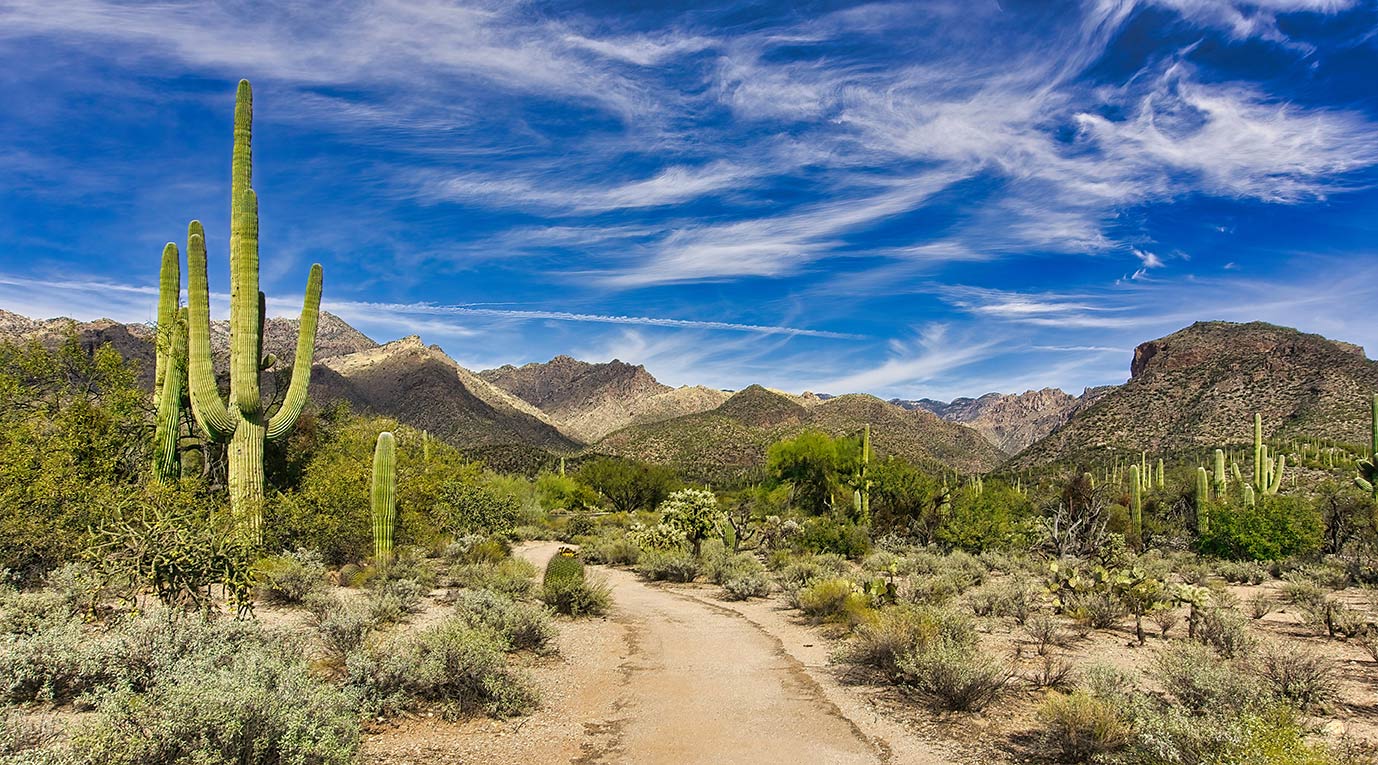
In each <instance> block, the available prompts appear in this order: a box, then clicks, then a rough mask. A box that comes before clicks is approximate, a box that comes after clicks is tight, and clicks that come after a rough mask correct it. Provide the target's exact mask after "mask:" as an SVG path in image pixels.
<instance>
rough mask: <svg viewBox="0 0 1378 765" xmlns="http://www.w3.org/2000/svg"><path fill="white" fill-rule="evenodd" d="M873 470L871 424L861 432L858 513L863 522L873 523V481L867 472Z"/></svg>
mask: <svg viewBox="0 0 1378 765" xmlns="http://www.w3.org/2000/svg"><path fill="white" fill-rule="evenodd" d="M870 468H871V423H869V422H868V423H866V427H865V428H864V429H862V431H861V476H860V479H861V480H860V482H859V485H858V487H857V512H858V514H859V515H860V516H861V522H862V523H864V524H869V523H870V522H871V479H870V477H869V476H868V475H867V472H868V471H869V470H870Z"/></svg>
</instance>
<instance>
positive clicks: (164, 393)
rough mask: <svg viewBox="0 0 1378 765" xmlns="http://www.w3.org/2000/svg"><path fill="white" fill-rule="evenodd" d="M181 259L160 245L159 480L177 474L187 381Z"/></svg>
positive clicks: (155, 452)
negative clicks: (183, 398)
mask: <svg viewBox="0 0 1378 765" xmlns="http://www.w3.org/2000/svg"><path fill="white" fill-rule="evenodd" d="M181 301H182V261H181V256H180V255H179V254H178V252H177V245H175V244H173V243H172V242H168V243H167V245H165V246H164V247H163V263H162V267H161V268H160V269H159V273H158V344H157V360H156V364H155V367H154V369H155V373H154V377H153V402H154V405H155V406H156V407H157V413H156V415H155V424H154V430H153V475H154V477H156V478H157V479H158V480H159V481H161V482H163V483H172V482H174V481H176V480H177V479H178V478H180V477H181V474H182V470H181V460H180V458H179V456H178V452H177V445H178V444H177V441H178V437H179V436H180V435H181V430H182V396H183V394H184V393H185V392H186V381H187V317H186V311H185V310H183V309H182V308H181Z"/></svg>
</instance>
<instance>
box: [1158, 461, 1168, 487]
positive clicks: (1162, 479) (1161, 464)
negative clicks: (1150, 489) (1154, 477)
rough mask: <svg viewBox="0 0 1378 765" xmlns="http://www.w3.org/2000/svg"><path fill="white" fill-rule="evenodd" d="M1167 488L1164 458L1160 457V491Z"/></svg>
mask: <svg viewBox="0 0 1378 765" xmlns="http://www.w3.org/2000/svg"><path fill="white" fill-rule="evenodd" d="M1166 487H1167V480H1166V479H1165V476H1164V471H1163V458H1162V457H1159V458H1158V489H1159V490H1160V491H1161V490H1162V489H1164V488H1166Z"/></svg>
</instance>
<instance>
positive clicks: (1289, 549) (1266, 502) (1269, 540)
mask: <svg viewBox="0 0 1378 765" xmlns="http://www.w3.org/2000/svg"><path fill="white" fill-rule="evenodd" d="M1210 518H1211V521H1210V528H1209V529H1208V530H1207V532H1206V533H1205V534H1204V535H1202V536H1201V537H1200V539H1198V540H1197V543H1198V545H1199V546H1200V548H1201V551H1202V552H1204V553H1208V554H1210V555H1216V556H1219V557H1221V558H1233V559H1238V560H1278V559H1280V558H1287V557H1290V556H1294V555H1306V554H1307V553H1313V552H1316V551H1317V550H1319V549H1320V548H1321V544H1322V542H1323V539H1324V534H1325V527H1324V523H1323V521H1322V518H1321V514H1320V512H1319V511H1317V510H1316V508H1315V507H1312V506H1311V504H1310V503H1309V502H1308V501H1307V500H1306V499H1305V498H1303V497H1298V496H1293V495H1278V496H1267V495H1264V496H1261V497H1258V499H1257V500H1256V502H1255V504H1254V505H1252V506H1250V505H1243V504H1235V503H1221V504H1216V505H1212V507H1211V516H1210Z"/></svg>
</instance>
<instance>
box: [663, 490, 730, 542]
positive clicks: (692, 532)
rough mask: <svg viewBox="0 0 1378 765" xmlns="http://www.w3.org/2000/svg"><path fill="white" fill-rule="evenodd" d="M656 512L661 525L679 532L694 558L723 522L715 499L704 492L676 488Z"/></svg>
mask: <svg viewBox="0 0 1378 765" xmlns="http://www.w3.org/2000/svg"><path fill="white" fill-rule="evenodd" d="M660 512H661V513H662V517H661V522H662V523H664V524H665V525H666V526H669V527H670V528H672V529H677V530H679V531H681V532H683V534H684V537H685V539H688V540H689V544H691V545H693V547H694V555H698V554H699V547H700V545H702V544H703V540H705V539H707V538H708V537H709V535H711V534H713V533H714V532H716V531H717V530H718V528H719V524H721V523H722V521H723V512H722V509H721V508H720V507H718V497H717V495H715V494H714V493H713V492H711V491H708V490H707V489H680V490H679V491H677V492H675V493H673V494H671V495H670V496H669V498H668V499H666V500H665V501H664V502H662V503H661V505H660Z"/></svg>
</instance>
